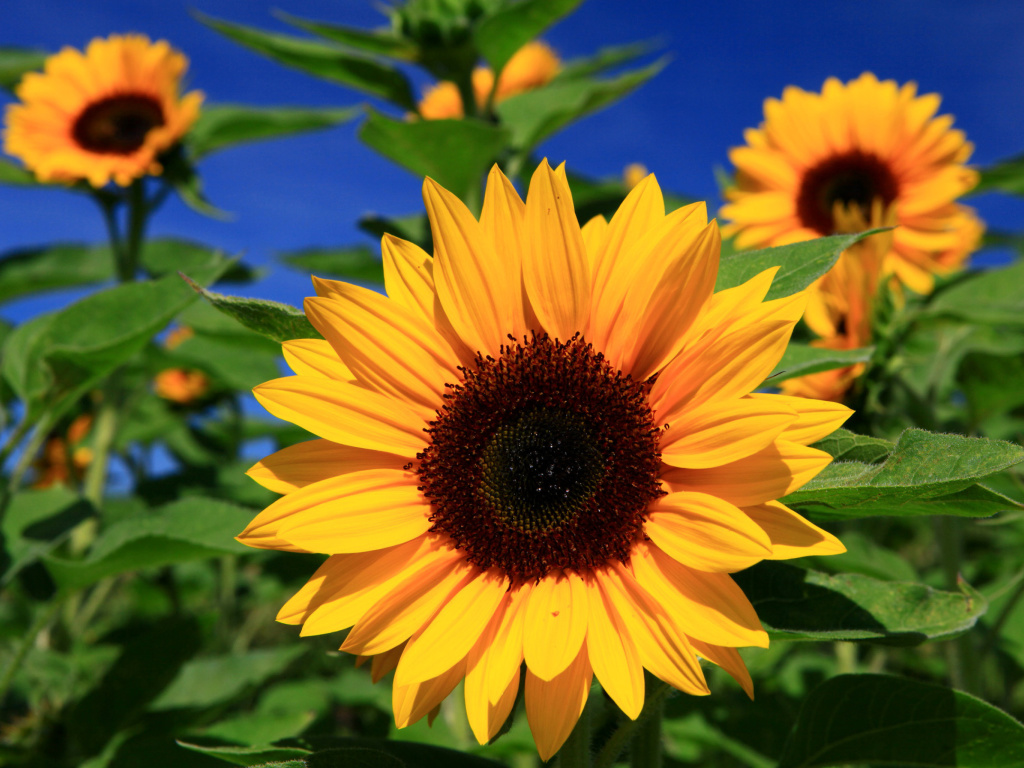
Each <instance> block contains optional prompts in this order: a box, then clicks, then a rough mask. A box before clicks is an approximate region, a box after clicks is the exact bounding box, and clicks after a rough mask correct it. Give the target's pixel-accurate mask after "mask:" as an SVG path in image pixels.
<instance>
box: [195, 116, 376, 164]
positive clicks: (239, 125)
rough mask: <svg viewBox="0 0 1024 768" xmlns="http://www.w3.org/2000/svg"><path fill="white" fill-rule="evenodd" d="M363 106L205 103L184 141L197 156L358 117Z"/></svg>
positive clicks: (328, 125) (327, 126)
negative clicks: (343, 107) (312, 107)
mask: <svg viewBox="0 0 1024 768" xmlns="http://www.w3.org/2000/svg"><path fill="white" fill-rule="evenodd" d="M360 112H361V110H360V109H359V108H358V107H351V108H349V109H303V108H300V107H270V108H268V107H250V106H246V105H243V104H214V105H210V106H204V107H203V111H202V113H201V114H200V115H199V119H198V120H197V121H196V123H195V125H193V126H192V128H190V129H189V132H188V134H187V135H186V137H185V142H186V144H188V146H189V147H190V149H191V151H192V157H193V158H195V159H198V158H201V157H205V156H206V155H208V154H210V153H211V152H217V151H219V150H222V149H226V148H228V147H233V146H235V145H236V144H242V143H244V142H247V141H259V140H262V139H275V138H278V137H280V136H290V135H292V134H295V133H302V132H304V131H314V130H317V129H319V128H331V127H333V126H335V125H340V124H341V123H347V122H348V121H350V120H353V119H355V118H356V117H357V116H358V115H359V113H360Z"/></svg>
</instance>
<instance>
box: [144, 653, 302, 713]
mask: <svg viewBox="0 0 1024 768" xmlns="http://www.w3.org/2000/svg"><path fill="white" fill-rule="evenodd" d="M305 652H306V648H305V647H304V646H303V645H302V644H299V643H296V644H293V645H286V646H282V647H280V648H269V649H265V650H259V651H250V652H249V653H231V654H227V655H224V656H209V657H205V658H201V659H193V660H191V661H189V662H188V663H186V664H185V665H184V666H183V667H182V668H181V671H180V672H179V673H178V676H177V677H176V678H175V679H174V680H173V681H172V682H171V684H170V685H168V686H167V688H165V689H164V691H163V693H161V694H160V696H159V697H158V698H157V699H155V700H154V701H153V702H152V703H151V704H150V705H149V709H150V710H152V711H162V710H168V709H185V708H190V707H195V708H207V707H213V706H215V705H217V704H224V703H227V702H229V701H231V700H232V699H234V698H236V697H238V696H239V695H241V694H242V693H244V692H245V691H247V690H248V689H250V688H253V687H255V686H258V685H262V684H263V683H264V682H266V681H267V680H269V679H270V678H271V677H274V676H275V675H279V674H280V673H282V672H283V671H284V670H285V669H286V668H287V667H288V665H289V664H291V663H292V662H293V661H295V659H297V658H299V656H301V655H302V654H303V653H305Z"/></svg>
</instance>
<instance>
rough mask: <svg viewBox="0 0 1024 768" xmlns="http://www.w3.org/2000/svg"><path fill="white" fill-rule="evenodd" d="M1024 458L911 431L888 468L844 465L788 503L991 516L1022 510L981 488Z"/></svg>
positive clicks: (840, 513)
mask: <svg viewBox="0 0 1024 768" xmlns="http://www.w3.org/2000/svg"><path fill="white" fill-rule="evenodd" d="M1022 461H1024V448H1021V447H1020V446H1018V445H1014V444H1013V443H1005V442H1002V441H999V440H988V439H986V438H983V437H962V436H961V435H942V434H935V433H931V432H926V431H924V430H923V429H908V430H907V431H905V432H904V433H903V434H902V435H900V438H899V440H897V441H896V445H895V447H894V448H893V451H892V453H891V454H889V456H888V458H886V460H885V461H884V462H883V463H882V464H861V463H858V462H841V463H837V464H832V465H830V466H828V467H826V468H825V469H824V470H823V471H822V472H821V473H820V474H819V475H818V476H817V477H815V478H814V479H813V480H811V481H810V482H809V483H807V484H806V485H805V486H803V488H801V489H800V490H799V491H796V492H795V493H791V494H789V495H788V496H786V497H785V498H784V499H783V500H782V501H783V502H784V503H785V504H788V505H790V506H794V507H798V508H799V509H800V511H801V513H811V514H813V515H816V516H821V517H828V518H837V519H838V518H855V517H869V516H874V515H896V516H913V515H959V516H964V517H987V516H989V515H992V514H994V513H995V512H997V511H999V510H1003V509H1014V508H1016V507H1017V506H1018V505H1017V504H1016V503H1015V502H1012V501H1011V500H1010V499H1007V498H1005V497H1002V496H1001V495H1000V494H996V493H995V492H993V491H989V490H988V489H985V488H981V487H973V486H975V483H977V482H978V481H979V480H982V479H984V478H986V477H988V476H990V475H993V474H995V473H996V472H1001V471H1002V470H1004V469H1007V468H1009V467H1012V466H1014V465H1016V464H1019V463H1020V462H1022Z"/></svg>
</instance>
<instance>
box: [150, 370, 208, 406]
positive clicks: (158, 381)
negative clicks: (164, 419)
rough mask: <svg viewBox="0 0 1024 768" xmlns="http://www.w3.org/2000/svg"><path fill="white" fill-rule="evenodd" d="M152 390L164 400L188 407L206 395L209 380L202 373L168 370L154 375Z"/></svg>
mask: <svg viewBox="0 0 1024 768" xmlns="http://www.w3.org/2000/svg"><path fill="white" fill-rule="evenodd" d="M153 389H154V390H155V391H156V394H157V396H158V397H162V398H163V399H164V400H170V401H171V402H174V403H178V404H179V405H188V404H189V403H194V402H195V401H196V400H199V399H200V398H202V397H204V396H205V395H206V393H207V392H208V391H209V390H210V380H209V378H207V376H206V374H205V373H203V372H202V371H192V370H186V369H184V368H168V369H166V370H163V371H160V373H158V374H157V375H156V378H155V379H154V380H153Z"/></svg>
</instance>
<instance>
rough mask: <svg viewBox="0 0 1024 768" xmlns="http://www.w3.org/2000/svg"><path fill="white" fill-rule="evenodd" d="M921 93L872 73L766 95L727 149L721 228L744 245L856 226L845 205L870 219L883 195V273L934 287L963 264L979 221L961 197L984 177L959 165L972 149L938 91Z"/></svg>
mask: <svg viewBox="0 0 1024 768" xmlns="http://www.w3.org/2000/svg"><path fill="white" fill-rule="evenodd" d="M916 94H917V86H916V85H915V84H914V83H907V84H905V85H903V86H897V84H896V83H895V82H894V81H892V80H884V81H881V82H880V81H879V80H878V79H877V78H876V77H875V76H874V75H873V74H871V73H869V72H866V73H864V74H862V75H861V76H860V77H859V78H857V79H856V80H852V81H850V82H849V83H847V84H845V85H844V84H843V83H841V82H840V81H839V80H837V79H835V78H829V79H828V80H826V81H825V84H824V86H823V87H822V91H821V93H820V94H818V93H808V92H807V91H804V90H801V89H800V88H796V87H788V88H786V89H785V90H784V91H783V94H782V99H781V100H778V99H767V100H765V104H764V115H765V120H764V122H763V123H762V124H761V127H760V128H757V129H748V130H747V131H746V133H745V138H746V142H747V144H746V146H743V147H737V148H734V149H732V150H731V151H730V153H729V158H730V160H731V161H732V163H733V165H735V166H736V169H737V171H736V184H735V186H734V187H732V188H730V189H728V190H726V192H725V196H726V198H727V199H728V200H729V201H730V202H729V203H728V204H727V205H725V206H724V207H723V208H722V216H723V217H725V218H726V219H729V220H730V221H731V223H730V224H728V225H727V226H726V227H724V228H723V232H724V233H725V234H727V235H735V236H736V245H737V247H739V248H757V247H763V246H774V245H783V244H787V243H793V242H797V241H800V240H809V239H812V238H815V237H820V236H822V235H832V234H835V233H837V232H843V231H849V230H844V229H843V227H842V221H841V220H840V219H841V218H842V217H840V216H839V215H838V213H837V211H838V210H839V209H844V208H845V209H847V210H848V209H850V208H852V207H856V208H857V209H859V210H860V212H861V214H862V217H863V219H864V220H865V221H867V222H868V223H871V217H870V212H871V209H872V206H873V204H876V201H877V203H879V204H880V210H882V211H886V210H888V209H890V208H892V209H893V211H894V213H895V221H896V223H897V224H898V225H899V226H898V228H897V229H896V232H895V233H894V235H893V238H892V247H891V249H890V250H889V252H888V253H887V254H886V258H885V263H884V264H883V268H884V270H885V272H886V273H892V274H894V275H895V276H896V278H897V279H898V280H899V281H900V283H902V284H903V285H905V286H907V287H909V288H911V289H913V290H915V291H917V292H918V293H929V292H930V291H931V290H932V287H933V285H934V276H935V274H946V273H949V272H952V271H955V270H957V269H959V268H960V267H961V266H962V265H963V262H964V260H965V259H966V258H967V256H968V255H969V254H970V253H971V251H972V250H974V249H975V248H976V247H977V243H978V240H979V238H980V235H981V232H982V225H981V222H980V221H979V220H978V218H977V217H976V216H975V214H974V211H973V210H972V209H970V208H968V207H966V206H964V205H961V204H959V203H957V202H956V200H957V198H959V197H960V196H961V195H963V194H964V193H965V192H967V191H969V190H970V189H971V188H972V187H974V186H975V184H977V181H978V174H977V172H976V171H974V170H972V169H970V168H967V167H966V166H965V165H964V164H965V163H966V162H967V160H968V158H969V157H970V155H971V152H972V151H973V145H972V144H971V143H970V142H968V141H967V140H966V138H965V136H964V133H963V131H959V130H953V129H952V128H951V126H952V124H953V118H952V117H951V116H950V115H942V116H939V117H935V116H934V115H935V113H936V111H937V110H938V108H939V101H940V99H939V96H938V95H936V94H927V95H924V96H917V95H916ZM846 218H847V220H848V221H849V220H851V217H849V216H847V217H846Z"/></svg>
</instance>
